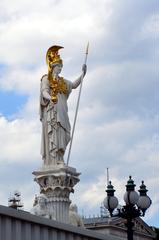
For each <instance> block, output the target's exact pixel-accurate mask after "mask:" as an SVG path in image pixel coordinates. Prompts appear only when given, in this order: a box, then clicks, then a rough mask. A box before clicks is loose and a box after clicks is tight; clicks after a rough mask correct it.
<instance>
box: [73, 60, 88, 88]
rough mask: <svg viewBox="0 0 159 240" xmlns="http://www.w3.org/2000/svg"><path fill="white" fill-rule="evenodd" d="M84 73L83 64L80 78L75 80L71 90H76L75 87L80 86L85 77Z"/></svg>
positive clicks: (84, 67) (84, 66)
mask: <svg viewBox="0 0 159 240" xmlns="http://www.w3.org/2000/svg"><path fill="white" fill-rule="evenodd" d="M86 72H87V65H86V64H83V66H82V74H81V76H80V77H79V78H77V79H76V80H75V81H74V82H73V83H72V88H73V89H75V88H77V87H78V86H79V85H80V83H81V81H82V79H83V78H84V76H85V75H86Z"/></svg>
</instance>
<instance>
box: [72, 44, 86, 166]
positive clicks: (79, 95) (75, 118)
mask: <svg viewBox="0 0 159 240" xmlns="http://www.w3.org/2000/svg"><path fill="white" fill-rule="evenodd" d="M88 49H89V42H88V44H87V47H86V53H85V60H84V64H85V65H86V63H87V56H88ZM83 78H84V72H83V74H82V76H81V84H80V89H79V94H78V99H77V107H76V112H75V117H74V122H73V128H72V135H71V141H70V146H69V151H68V157H67V166H68V163H69V160H70V154H71V148H72V142H73V136H74V131H75V126H76V120H77V114H78V108H79V102H80V97H81V91H82V85H83Z"/></svg>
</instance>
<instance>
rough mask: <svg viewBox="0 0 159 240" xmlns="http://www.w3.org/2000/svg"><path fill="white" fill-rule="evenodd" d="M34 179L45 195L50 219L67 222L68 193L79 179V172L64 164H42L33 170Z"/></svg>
mask: <svg viewBox="0 0 159 240" xmlns="http://www.w3.org/2000/svg"><path fill="white" fill-rule="evenodd" d="M33 175H34V176H35V179H34V180H35V181H36V182H37V183H38V184H39V186H40V193H43V194H44V195H45V196H46V197H47V202H46V204H47V206H46V207H47V209H48V212H49V214H50V217H51V218H52V219H55V220H57V221H60V222H63V223H69V206H70V203H71V201H70V199H69V195H70V193H71V192H72V193H73V192H74V189H73V187H74V186H75V185H76V184H77V183H78V182H79V181H80V180H79V175H80V173H78V172H76V169H75V168H72V167H68V166H66V165H54V166H48V167H46V166H44V167H43V168H42V169H41V170H39V171H34V172H33Z"/></svg>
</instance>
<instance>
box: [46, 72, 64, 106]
mask: <svg viewBox="0 0 159 240" xmlns="http://www.w3.org/2000/svg"><path fill="white" fill-rule="evenodd" d="M49 82H50V94H51V100H52V101H53V103H57V101H58V93H60V94H62V93H63V94H67V92H68V89H67V84H66V82H65V81H64V79H63V78H62V77H58V79H55V78H52V79H51V80H50V81H49Z"/></svg>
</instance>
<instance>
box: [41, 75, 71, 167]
mask: <svg viewBox="0 0 159 240" xmlns="http://www.w3.org/2000/svg"><path fill="white" fill-rule="evenodd" d="M64 81H65V82H66V84H67V89H68V92H67V95H65V94H63V93H62V94H60V93H59V94H58V102H57V103H56V104H53V103H52V102H50V101H49V100H47V99H46V98H45V97H44V95H45V94H44V93H45V92H47V93H48V94H49V95H50V86H49V81H48V79H47V75H44V76H43V77H42V79H41V89H40V119H41V121H42V139H41V140H42V141H41V155H42V158H43V161H44V165H45V166H46V165H55V164H58V163H60V162H61V161H63V155H64V152H65V150H66V147H67V144H68V143H69V141H70V130H71V127H70V122H69V118H68V107H67V99H68V97H69V95H70V93H71V91H72V87H73V83H72V82H70V81H68V80H65V79H64ZM73 88H74V87H73Z"/></svg>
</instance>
